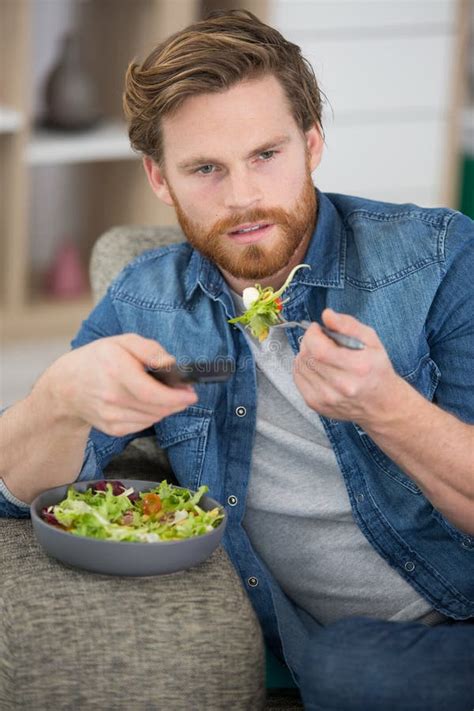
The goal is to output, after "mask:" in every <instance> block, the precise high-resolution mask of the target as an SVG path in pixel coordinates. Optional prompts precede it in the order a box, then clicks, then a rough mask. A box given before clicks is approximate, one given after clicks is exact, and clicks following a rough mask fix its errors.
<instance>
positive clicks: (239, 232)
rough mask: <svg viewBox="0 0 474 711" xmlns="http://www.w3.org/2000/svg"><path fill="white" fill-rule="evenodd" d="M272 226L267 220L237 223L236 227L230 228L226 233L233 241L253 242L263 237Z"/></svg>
mask: <svg viewBox="0 0 474 711" xmlns="http://www.w3.org/2000/svg"><path fill="white" fill-rule="evenodd" d="M272 227H273V225H272V224H269V223H268V222H258V223H254V224H246V225H239V227H237V229H235V230H232V231H231V232H229V233H228V234H229V236H230V237H232V239H233V240H234V241H235V242H241V243H247V242H254V241H257V240H259V239H260V237H264V236H265V235H266V234H267V233H268V232H269V231H270V230H271V228H272Z"/></svg>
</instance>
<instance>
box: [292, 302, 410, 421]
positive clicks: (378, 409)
mask: <svg viewBox="0 0 474 711" xmlns="http://www.w3.org/2000/svg"><path fill="white" fill-rule="evenodd" d="M322 320H323V323H324V325H325V326H327V328H330V329H332V330H334V331H339V332H340V333H344V334H346V335H347V336H352V337H354V338H358V339H359V340H360V341H362V342H363V343H364V344H365V348H364V349H363V350H351V349H349V348H346V347H344V346H339V345H337V344H336V343H334V341H332V340H331V339H330V338H328V336H326V335H325V334H324V333H323V331H322V330H321V327H320V326H319V325H318V324H317V323H314V324H312V325H311V326H310V328H309V329H308V330H307V331H306V333H305V335H304V337H303V339H302V341H301V347H300V352H299V354H298V355H297V356H296V358H295V361H294V366H293V377H294V380H295V383H296V386H297V388H298V390H299V391H300V392H301V394H302V395H303V398H304V400H305V402H306V404H307V405H308V406H309V407H311V408H312V409H313V410H315V411H316V412H318V413H319V414H321V415H324V416H326V417H330V418H332V419H335V420H351V421H352V422H357V423H358V424H360V425H361V426H365V425H368V424H370V422H376V421H378V420H380V419H381V418H383V417H384V415H386V414H388V413H389V410H391V409H392V407H393V404H394V401H396V394H397V392H399V391H400V385H402V384H404V381H403V380H402V379H401V378H400V376H399V375H397V373H396V372H395V370H394V369H393V367H392V364H391V362H390V359H389V357H388V355H387V352H386V350H385V348H384V346H383V345H382V343H381V341H380V339H379V337H378V336H377V333H376V332H375V331H374V329H373V328H370V326H366V325H365V324H363V323H361V322H360V321H358V320H357V319H356V318H354V317H353V316H348V315H346V314H339V313H336V312H335V311H332V310H331V309H325V310H324V311H323V313H322ZM402 387H403V386H402Z"/></svg>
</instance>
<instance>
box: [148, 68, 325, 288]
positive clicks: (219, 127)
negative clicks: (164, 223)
mask: <svg viewBox="0 0 474 711" xmlns="http://www.w3.org/2000/svg"><path fill="white" fill-rule="evenodd" d="M163 145H164V166H163V169H162V170H160V169H159V168H157V167H156V166H155V167H153V166H152V165H150V164H149V165H148V168H147V165H146V163H145V168H146V169H147V173H148V175H149V179H150V182H151V183H152V186H153V188H154V189H155V192H156V193H157V194H158V196H159V197H161V199H164V200H165V202H167V203H168V204H173V205H174V207H175V209H176V212H177V216H178V220H179V223H180V225H181V228H182V229H183V232H184V233H185V235H186V237H187V239H188V241H189V242H190V243H191V244H192V245H193V247H195V248H196V249H198V250H199V251H200V252H201V253H202V254H204V255H205V256H206V257H208V258H209V259H210V260H212V261H213V262H215V263H216V264H217V265H218V266H219V267H221V268H222V269H223V270H225V271H227V272H229V274H231V275H232V276H234V277H236V278H239V279H250V280H254V279H262V278H264V277H267V276H270V275H272V274H275V273H276V272H278V271H279V270H281V269H283V268H284V267H285V266H286V265H287V264H288V262H289V261H290V259H291V257H292V255H293V254H294V253H295V250H296V249H297V248H298V246H299V245H300V244H301V243H302V241H303V240H305V238H306V239H308V238H309V236H310V234H311V233H312V230H313V228H314V220H315V208H316V197H315V191H314V187H313V183H312V180H311V171H312V170H313V169H314V167H315V166H316V164H317V163H318V162H319V159H320V151H321V145H322V140H321V137H320V135H319V133H318V132H317V130H316V129H312V130H311V131H309V132H308V133H307V134H306V135H303V134H302V133H301V131H300V130H299V129H298V126H297V124H296V122H295V120H294V118H293V116H292V114H291V111H290V109H289V106H288V102H287V100H286V97H285V94H284V92H283V89H282V88H281V86H280V84H279V82H278V81H277V80H276V79H275V78H274V77H273V76H271V75H268V76H265V77H264V78H261V79H254V80H251V81H246V82H241V83H239V84H237V85H235V86H234V87H232V88H231V89H228V90H226V91H224V92H221V93H218V94H202V95H199V96H196V97H191V98H189V99H187V100H186V101H185V102H184V104H183V105H182V106H181V107H180V108H179V109H178V111H177V112H176V113H175V114H173V115H172V116H168V117H165V119H164V120H163ZM152 171H155V172H154V175H153V173H152V174H150V173H151V172H152ZM153 180H154V182H153Z"/></svg>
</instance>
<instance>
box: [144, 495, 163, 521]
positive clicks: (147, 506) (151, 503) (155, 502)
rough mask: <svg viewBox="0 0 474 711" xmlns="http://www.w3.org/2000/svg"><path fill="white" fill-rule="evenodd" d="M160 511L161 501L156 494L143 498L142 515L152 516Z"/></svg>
mask: <svg viewBox="0 0 474 711" xmlns="http://www.w3.org/2000/svg"><path fill="white" fill-rule="evenodd" d="M158 511H161V499H160V497H159V496H158V494H153V493H151V494H145V496H144V497H143V513H144V514H147V515H148V516H153V515H154V514H157V513H158Z"/></svg>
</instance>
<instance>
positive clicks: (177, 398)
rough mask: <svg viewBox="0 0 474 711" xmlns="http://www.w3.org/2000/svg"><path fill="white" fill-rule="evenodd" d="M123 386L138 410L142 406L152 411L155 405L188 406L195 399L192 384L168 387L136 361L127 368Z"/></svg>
mask: <svg viewBox="0 0 474 711" xmlns="http://www.w3.org/2000/svg"><path fill="white" fill-rule="evenodd" d="M123 386H124V388H125V389H126V391H127V393H128V395H129V396H131V398H132V400H131V403H132V404H133V407H134V408H135V409H139V410H141V409H142V408H143V407H145V408H149V411H154V409H155V408H156V407H173V408H175V407H180V406H183V405H184V406H189V405H191V404H192V403H194V402H196V401H197V396H196V392H195V391H194V389H193V388H192V386H184V387H170V386H168V385H165V384H164V383H160V382H159V381H158V380H155V378H153V377H152V376H151V375H149V374H148V373H146V372H145V371H144V370H143V368H142V366H141V365H140V364H139V363H137V362H136V361H135V362H134V364H133V365H132V366H131V367H130V369H129V370H128V372H127V375H126V378H125V379H124V381H123Z"/></svg>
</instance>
